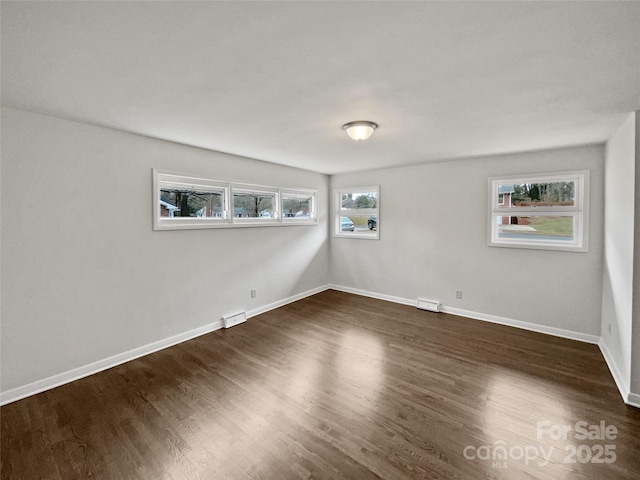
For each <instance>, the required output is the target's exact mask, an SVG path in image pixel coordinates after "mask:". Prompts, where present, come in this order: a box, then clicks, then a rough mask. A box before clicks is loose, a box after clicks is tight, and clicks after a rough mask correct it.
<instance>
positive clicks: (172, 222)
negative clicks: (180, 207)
mask: <svg viewBox="0 0 640 480" xmlns="http://www.w3.org/2000/svg"><path fill="white" fill-rule="evenodd" d="M164 187H179V188H185V189H188V190H201V191H210V192H219V193H221V194H222V202H223V207H222V212H223V213H222V217H221V218H216V217H163V216H161V213H160V195H161V194H160V190H161V189H162V188H164ZM228 212H229V183H228V182H220V181H217V180H211V179H208V178H200V177H193V176H189V175H183V174H179V173H171V172H163V171H159V170H155V169H154V170H153V229H154V230H180V229H197V228H212V227H222V226H229V225H230V224H231V219H230V218H229V215H228Z"/></svg>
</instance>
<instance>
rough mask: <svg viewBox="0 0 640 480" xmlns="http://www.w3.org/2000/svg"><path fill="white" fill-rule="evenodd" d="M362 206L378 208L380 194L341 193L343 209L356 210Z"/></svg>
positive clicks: (341, 206)
mask: <svg viewBox="0 0 640 480" xmlns="http://www.w3.org/2000/svg"><path fill="white" fill-rule="evenodd" d="M362 208H378V194H377V193H376V192H364V193H342V194H340V209H341V210H355V209H362Z"/></svg>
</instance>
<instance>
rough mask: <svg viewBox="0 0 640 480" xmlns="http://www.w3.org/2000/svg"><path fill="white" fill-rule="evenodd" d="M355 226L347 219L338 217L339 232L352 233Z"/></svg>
mask: <svg viewBox="0 0 640 480" xmlns="http://www.w3.org/2000/svg"><path fill="white" fill-rule="evenodd" d="M354 229H355V225H354V224H353V222H352V221H351V219H350V218H349V217H340V230H342V231H343V232H353V230H354Z"/></svg>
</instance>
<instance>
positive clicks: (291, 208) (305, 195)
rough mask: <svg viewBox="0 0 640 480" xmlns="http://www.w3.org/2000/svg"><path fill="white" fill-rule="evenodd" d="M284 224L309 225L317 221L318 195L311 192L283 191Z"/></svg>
mask: <svg viewBox="0 0 640 480" xmlns="http://www.w3.org/2000/svg"><path fill="white" fill-rule="evenodd" d="M281 199H282V210H281V211H282V221H283V223H309V222H315V221H316V220H317V214H316V195H315V192H313V191H309V190H285V189H282V190H281Z"/></svg>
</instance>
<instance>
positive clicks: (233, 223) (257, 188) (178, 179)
mask: <svg viewBox="0 0 640 480" xmlns="http://www.w3.org/2000/svg"><path fill="white" fill-rule="evenodd" d="M152 173H153V195H152V202H153V229H154V230H190V229H200V228H237V227H264V226H290V225H317V224H318V210H317V209H318V203H317V198H318V191H317V190H314V189H307V188H296V187H287V188H280V187H273V186H267V185H254V184H249V183H239V182H230V181H227V180H214V179H211V178H206V177H204V176H200V175H192V174H184V173H179V172H169V171H165V170H158V169H155V168H154V169H153V171H152ZM172 186H173V187H178V188H185V189H193V190H199V191H200V190H201V191H211V192H218V193H220V194H222V199H223V202H222V203H223V207H222V216H221V217H220V218H218V217H163V216H161V212H160V209H161V207H160V198H161V194H160V190H161V189H162V188H164V187H172ZM234 193H259V194H266V195H273V197H274V199H273V206H274V208H273V212H274V215H273V217H270V218H266V217H253V218H234V217H233V194H234ZM283 195H285V196H300V197H304V198H311V206H310V215H309V218H300V217H298V218H288V219H283V216H282V196H283Z"/></svg>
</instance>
